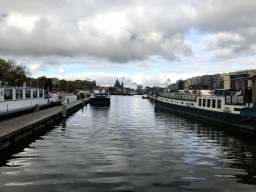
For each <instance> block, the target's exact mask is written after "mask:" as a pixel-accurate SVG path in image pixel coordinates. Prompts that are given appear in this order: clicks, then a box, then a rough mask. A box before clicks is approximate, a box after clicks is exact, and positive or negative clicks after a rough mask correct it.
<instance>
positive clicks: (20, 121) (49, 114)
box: [0, 98, 89, 154]
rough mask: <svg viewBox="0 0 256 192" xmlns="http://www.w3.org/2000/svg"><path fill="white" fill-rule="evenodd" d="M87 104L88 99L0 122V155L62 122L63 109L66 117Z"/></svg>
mask: <svg viewBox="0 0 256 192" xmlns="http://www.w3.org/2000/svg"><path fill="white" fill-rule="evenodd" d="M88 102H89V98H85V99H83V100H77V101H74V102H72V103H68V104H65V107H63V106H57V107H52V108H49V109H44V110H41V111H37V112H34V113H30V114H27V115H23V116H19V117H15V118H12V119H9V120H6V121H2V122H0V154H2V153H6V152H10V151H11V150H12V149H13V148H14V147H15V146H17V144H19V143H22V142H26V140H30V139H31V138H34V137H37V136H40V135H41V134H42V133H43V132H45V131H47V130H49V129H51V128H52V127H53V126H54V125H55V124H57V123H59V122H60V121H61V120H62V116H63V108H66V110H65V112H64V114H65V113H66V115H65V116H68V115H71V114H72V113H74V112H76V111H77V110H78V109H80V108H81V107H82V106H83V105H84V104H85V103H88Z"/></svg>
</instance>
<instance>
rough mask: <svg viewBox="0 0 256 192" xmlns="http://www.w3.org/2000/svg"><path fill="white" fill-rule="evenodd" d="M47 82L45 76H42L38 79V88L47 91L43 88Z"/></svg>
mask: <svg viewBox="0 0 256 192" xmlns="http://www.w3.org/2000/svg"><path fill="white" fill-rule="evenodd" d="M47 81H48V79H47V77H46V76H42V77H39V78H38V86H39V87H40V88H42V89H45V90H47V87H45V84H46V82H47Z"/></svg>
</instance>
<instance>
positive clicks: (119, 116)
mask: <svg viewBox="0 0 256 192" xmlns="http://www.w3.org/2000/svg"><path fill="white" fill-rule="evenodd" d="M254 138H255V137H254ZM254 138H253V137H249V136H246V135H243V134H241V133H239V132H236V131H231V132H230V131H229V132H227V130H226V129H225V127H219V126H215V127H214V126H212V125H211V122H208V123H202V122H198V121H191V120H189V119H186V118H185V117H182V116H178V115H175V114H170V113H167V112H164V111H161V110H159V109H155V106H154V103H152V102H151V101H149V100H147V99H142V98H141V96H111V105H110V106H105V107H96V106H90V105H89V104H88V105H87V106H84V107H83V108H82V109H80V110H79V111H77V112H76V113H74V114H73V115H72V116H70V117H69V118H68V119H67V121H66V122H64V121H63V122H62V123H60V124H59V125H57V126H55V128H54V129H52V130H51V131H50V132H47V133H46V134H45V135H43V136H41V137H40V138H39V139H37V140H36V141H35V142H32V143H30V144H29V147H27V148H24V150H23V151H21V152H20V153H17V154H13V156H12V158H10V159H9V160H8V161H7V163H5V164H3V165H1V167H0V191H1V192H5V191H8V192H9V191H11V192H13V191H19V192H23V191H24V192H25V191H26V192H27V191H36V192H40V191H61V192H63V191H193V192H199V191H203V192H206V191H207V192H215V191H216V192H218V191H256V141H255V139H254Z"/></svg>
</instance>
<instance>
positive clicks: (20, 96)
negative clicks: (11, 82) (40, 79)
mask: <svg viewBox="0 0 256 192" xmlns="http://www.w3.org/2000/svg"><path fill="white" fill-rule="evenodd" d="M24 91H25V98H23V94H22V89H16V99H29V98H31V90H24ZM38 91H39V97H43V90H33V97H32V98H37V93H38ZM12 96H13V91H12V89H5V90H4V100H12V98H13V97H12Z"/></svg>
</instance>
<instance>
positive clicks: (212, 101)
mask: <svg viewBox="0 0 256 192" xmlns="http://www.w3.org/2000/svg"><path fill="white" fill-rule="evenodd" d="M206 100H207V107H209V108H210V107H212V108H216V99H199V101H198V105H199V106H203V107H206ZM217 108H218V109H220V108H221V100H220V99H217Z"/></svg>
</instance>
